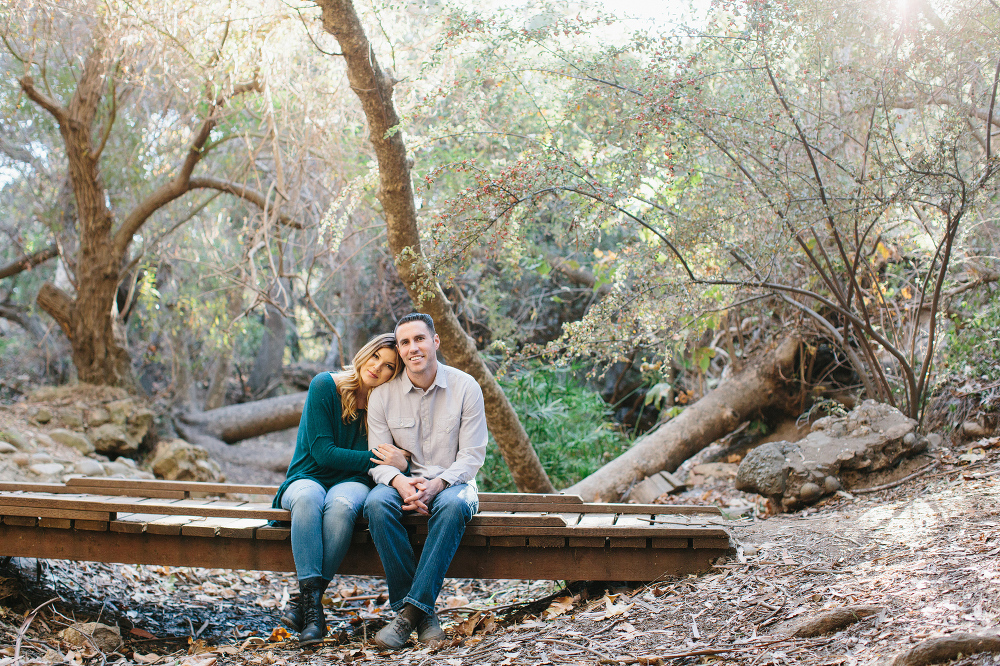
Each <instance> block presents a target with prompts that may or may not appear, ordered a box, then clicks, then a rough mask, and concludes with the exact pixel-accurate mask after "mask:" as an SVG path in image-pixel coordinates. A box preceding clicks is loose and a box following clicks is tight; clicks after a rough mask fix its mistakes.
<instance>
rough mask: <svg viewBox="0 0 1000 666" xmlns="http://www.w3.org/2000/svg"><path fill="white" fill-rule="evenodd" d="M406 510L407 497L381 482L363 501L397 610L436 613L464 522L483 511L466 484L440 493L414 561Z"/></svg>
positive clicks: (472, 491) (435, 500)
mask: <svg viewBox="0 0 1000 666" xmlns="http://www.w3.org/2000/svg"><path fill="white" fill-rule="evenodd" d="M402 506H403V498H402V497H400V496H399V492H398V491H397V490H396V489H395V488H393V487H392V486H386V485H384V484H381V483H380V484H379V485H377V486H375V488H374V489H372V491H371V492H370V493H369V494H368V499H366V500H365V517H366V518H368V531H370V532H371V535H372V540H373V541H374V542H375V547H376V548H377V549H378V554H379V556H380V557H381V558H382V566H383V567H384V568H385V579H386V582H387V583H388V585H389V603H390V604H391V605H392V608H393V610H396V611H399V610H400V609H402V608H403V606H404V605H405V604H413V605H414V606H416V607H417V608H419V609H420V610H422V611H424V612H425V613H433V612H434V602H435V601H436V600H437V596H438V592H440V591H441V584H442V583H443V582H444V574H445V572H446V571H447V570H448V567H449V565H451V559H452V558H453V557H454V556H455V551H457V550H458V543H459V542H460V541H461V540H462V535H463V534H465V524H466V523H467V522H469V520H470V519H471V518H472V516H473V515H475V513H476V511H478V510H479V496H478V495H477V494H476V491H475V488H470V487H469V486H468V485H467V484H465V483H459V484H457V485H454V486H450V487H448V488H445V489H444V490H442V491H441V492H440V493H438V495H437V496H436V497H435V498H434V500H433V501H432V502H431V506H430V513H431V515H430V519H429V521H428V524H427V527H428V534H427V541H425V542H424V548H423V551H422V552H421V553H420V562H416V560H415V557H414V555H413V547H412V546H411V545H410V538H409V536H408V535H407V533H406V528H404V527H403V524H402V522H400V519H401V518H402V515H403V510H402Z"/></svg>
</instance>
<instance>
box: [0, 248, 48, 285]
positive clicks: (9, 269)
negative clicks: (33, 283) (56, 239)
mask: <svg viewBox="0 0 1000 666" xmlns="http://www.w3.org/2000/svg"><path fill="white" fill-rule="evenodd" d="M58 256H59V248H57V247H56V246H55V245H50V246H48V247H47V248H45V249H44V250H39V251H38V252H32V253H31V254H25V255H21V256H20V257H18V258H17V259H15V260H14V261H11V262H10V263H8V264H7V265H6V266H0V280H2V279H4V278H8V277H10V276H12V275H17V274H18V273H22V272H24V271H30V270H31V269H32V268H34V267H35V266H37V265H38V264H41V263H43V262H46V261H48V260H49V259H51V258H53V257H58Z"/></svg>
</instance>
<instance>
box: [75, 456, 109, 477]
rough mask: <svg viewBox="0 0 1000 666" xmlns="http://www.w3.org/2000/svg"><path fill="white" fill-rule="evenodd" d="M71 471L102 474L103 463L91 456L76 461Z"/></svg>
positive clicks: (88, 474)
mask: <svg viewBox="0 0 1000 666" xmlns="http://www.w3.org/2000/svg"><path fill="white" fill-rule="evenodd" d="M73 471H74V472H75V473H77V474H82V475H83V476H104V465H102V464H101V463H99V462H97V461H96V460H92V459H91V458H84V459H83V460H78V461H76V464H75V465H74V466H73Z"/></svg>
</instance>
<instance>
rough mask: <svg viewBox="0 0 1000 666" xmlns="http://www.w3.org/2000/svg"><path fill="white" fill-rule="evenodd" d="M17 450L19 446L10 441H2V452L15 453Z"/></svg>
mask: <svg viewBox="0 0 1000 666" xmlns="http://www.w3.org/2000/svg"><path fill="white" fill-rule="evenodd" d="M15 452H17V447H16V446H14V445H13V444H10V443H8V442H2V441H0V453H15Z"/></svg>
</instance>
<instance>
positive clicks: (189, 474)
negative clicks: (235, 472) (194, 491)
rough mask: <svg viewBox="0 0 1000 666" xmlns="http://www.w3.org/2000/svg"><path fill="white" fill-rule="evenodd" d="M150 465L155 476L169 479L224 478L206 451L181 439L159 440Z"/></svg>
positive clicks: (217, 465)
mask: <svg viewBox="0 0 1000 666" xmlns="http://www.w3.org/2000/svg"><path fill="white" fill-rule="evenodd" d="M150 467H151V468H152V470H153V473H154V474H155V475H156V476H157V478H160V479H169V480H171V481H213V482H220V481H223V480H224V479H225V477H224V476H223V475H222V469H221V468H220V467H219V463H217V462H216V461H214V460H212V458H210V457H209V455H208V451H206V450H205V449H203V448H201V447H200V446H195V445H193V444H188V443H187V442H185V441H184V440H182V439H167V440H164V441H162V442H160V443H159V444H158V445H157V447H156V452H155V454H154V456H153V462H152V463H151V464H150Z"/></svg>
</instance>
